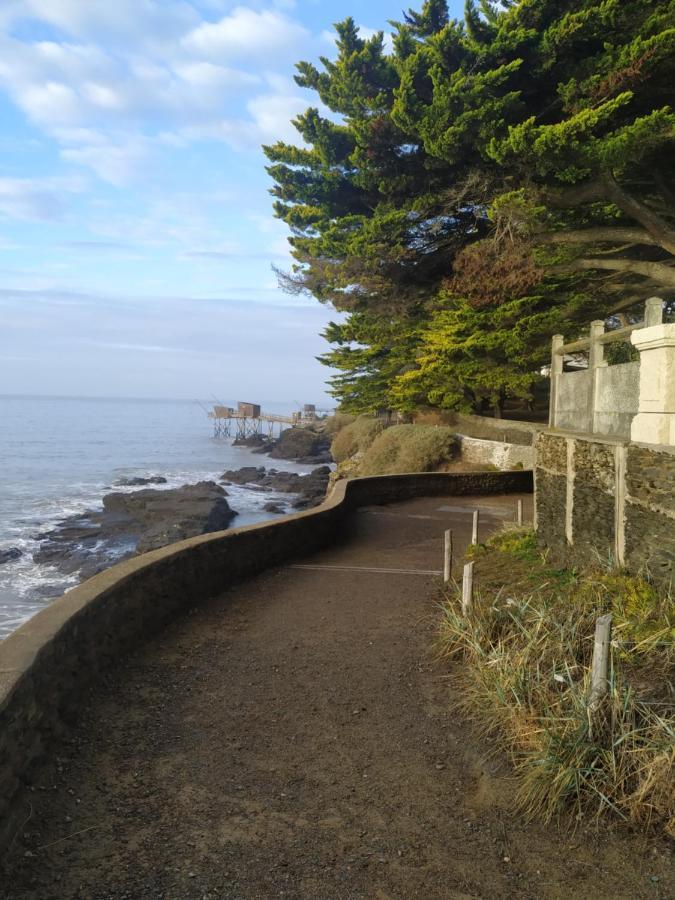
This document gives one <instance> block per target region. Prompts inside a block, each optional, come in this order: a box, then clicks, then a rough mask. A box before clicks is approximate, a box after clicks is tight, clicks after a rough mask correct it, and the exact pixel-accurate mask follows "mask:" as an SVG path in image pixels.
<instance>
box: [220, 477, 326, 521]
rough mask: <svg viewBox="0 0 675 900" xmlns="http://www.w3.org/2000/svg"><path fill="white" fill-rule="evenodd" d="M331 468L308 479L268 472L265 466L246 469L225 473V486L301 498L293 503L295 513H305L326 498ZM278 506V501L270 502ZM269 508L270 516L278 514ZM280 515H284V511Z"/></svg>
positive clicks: (266, 507)
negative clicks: (273, 513) (234, 485)
mask: <svg viewBox="0 0 675 900" xmlns="http://www.w3.org/2000/svg"><path fill="white" fill-rule="evenodd" d="M329 477H330V468H329V467H328V466H320V467H319V468H317V469H314V470H313V471H312V472H310V473H309V475H300V474H298V473H297V472H280V471H278V470H277V469H269V470H267V469H265V468H264V466H243V467H242V468H241V469H230V470H228V471H227V472H224V473H223V476H222V480H223V482H224V483H225V484H237V485H240V486H242V487H246V488H248V489H249V490H257V491H274V492H275V493H279V494H298V495H299V496H298V497H297V498H296V499H295V500H294V501H293V504H292V505H293V507H294V508H295V509H304V508H305V507H308V506H316V505H317V504H319V503H321V501H322V500H323V499H324V497H325V496H326V488H327V487H328V479H329ZM272 502H274V503H275V504H276V505H278V501H270V503H272ZM268 506H270V504H267V506H265V507H264V509H266V510H267V511H268V512H277V510H273V509H268ZM279 511H281V512H283V511H284V509H283V507H282V508H281V510H279Z"/></svg>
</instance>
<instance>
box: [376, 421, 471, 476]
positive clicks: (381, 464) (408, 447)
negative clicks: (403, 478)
mask: <svg viewBox="0 0 675 900" xmlns="http://www.w3.org/2000/svg"><path fill="white" fill-rule="evenodd" d="M457 446H458V445H457V436H456V434H455V432H454V431H453V429H451V428H446V427H442V426H434V425H394V426H393V427H392V428H387V429H386V430H385V431H383V432H382V433H381V434H380V435H379V436H378V437H376V438H375V440H374V441H373V443H372V444H371V445H370V447H369V448H368V450H366V452H365V454H364V456H363V460H362V462H361V466H360V468H359V472H360V474H361V475H395V474H403V473H408V472H431V471H433V470H435V469H437V468H438V466H439V465H441V464H442V463H444V462H448V461H449V460H451V459H452V458H453V457H454V456H455V455H456V453H457Z"/></svg>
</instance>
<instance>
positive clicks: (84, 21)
mask: <svg viewBox="0 0 675 900" xmlns="http://www.w3.org/2000/svg"><path fill="white" fill-rule="evenodd" d="M403 5H404V4H402V3H397V2H392V0H367V2H364V0H361V2H358V0H245V2H241V0H240V2H228V0H114V2H111V0H0V121H1V122H2V127H1V128H0V393H41V394H87V395H95V396H106V395H107V396H146V397H148V396H149V397H153V396H156V397H188V398H190V397H195V396H200V397H208V396H209V395H210V394H211V393H212V392H215V393H216V394H219V395H223V396H226V397H228V398H230V399H236V398H237V397H238V396H239V395H242V396H243V395H244V394H245V395H246V396H247V397H249V396H250V397H254V398H255V397H260V398H261V399H268V400H287V399H290V398H298V399H303V400H307V401H310V400H321V399H322V390H323V382H324V380H325V377H326V374H327V370H325V369H324V367H322V366H320V365H319V364H318V363H317V362H316V361H315V360H314V357H315V355H316V354H317V353H320V352H322V351H323V350H324V349H325V346H326V345H325V344H324V342H323V341H322V340H321V338H319V337H318V332H319V331H320V330H321V329H322V328H323V326H324V325H325V323H326V322H327V321H328V320H329V319H330V318H331V311H330V310H329V309H325V308H323V307H321V306H320V305H319V304H317V303H314V302H312V301H310V300H302V299H300V300H299V299H297V298H290V297H288V296H286V295H284V294H283V293H282V292H280V291H279V289H278V288H277V286H276V280H275V277H274V274H273V273H272V271H271V264H272V263H274V264H276V265H279V266H282V267H283V266H284V264H285V263H287V261H288V256H287V252H286V240H285V229H284V227H283V226H282V225H281V224H280V223H279V222H277V221H276V220H275V219H274V218H273V217H272V214H271V198H270V197H269V194H268V193H267V191H268V188H269V182H268V178H267V176H266V174H265V172H264V158H263V155H262V153H261V150H260V145H261V144H263V143H266V142H272V141H274V140H276V139H279V138H282V139H286V140H293V139H294V130H293V128H292V126H291V125H290V122H289V120H290V119H291V118H292V117H293V116H294V115H295V114H297V113H298V112H300V111H302V110H304V109H305V108H306V107H307V106H308V105H309V104H310V103H312V102H314V100H313V95H311V94H310V93H307V92H305V91H302V90H300V89H299V88H298V87H297V86H296V85H295V83H294V82H293V80H292V75H293V72H294V63H295V62H296V61H298V60H299V59H315V58H316V57H317V56H318V55H319V54H324V55H331V53H332V50H333V43H332V41H333V38H332V34H331V24H332V23H333V22H335V21H337V20H339V19H342V18H344V17H345V16H347V15H353V16H354V18H355V19H356V21H357V22H358V23H359V24H360V25H362V26H363V28H364V30H365V31H366V33H369V31H372V30H376V29H378V28H382V27H383V26H385V27H386V20H387V19H388V18H399V17H400V12H401V8H402V6H403ZM333 315H334V314H333Z"/></svg>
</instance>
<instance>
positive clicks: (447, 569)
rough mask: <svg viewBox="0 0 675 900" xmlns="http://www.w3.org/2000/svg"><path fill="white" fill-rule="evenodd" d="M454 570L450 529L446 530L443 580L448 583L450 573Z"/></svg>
mask: <svg viewBox="0 0 675 900" xmlns="http://www.w3.org/2000/svg"><path fill="white" fill-rule="evenodd" d="M451 572H452V531H451V530H450V529H448V530H447V531H446V532H445V552H444V555H443V581H444V582H445V583H446V584H447V583H448V582H449V581H450V573H451Z"/></svg>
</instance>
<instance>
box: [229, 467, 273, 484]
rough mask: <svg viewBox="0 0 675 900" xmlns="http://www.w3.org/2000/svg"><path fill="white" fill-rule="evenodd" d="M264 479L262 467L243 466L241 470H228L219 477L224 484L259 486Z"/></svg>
mask: <svg viewBox="0 0 675 900" xmlns="http://www.w3.org/2000/svg"><path fill="white" fill-rule="evenodd" d="M264 477H265V467H264V466H243V467H242V468H241V469H228V471H227V472H223V474H222V475H221V476H220V480H221V481H223V482H224V483H225V484H240V485H244V484H259V483H260V482H261V481H262V479H263V478H264Z"/></svg>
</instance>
